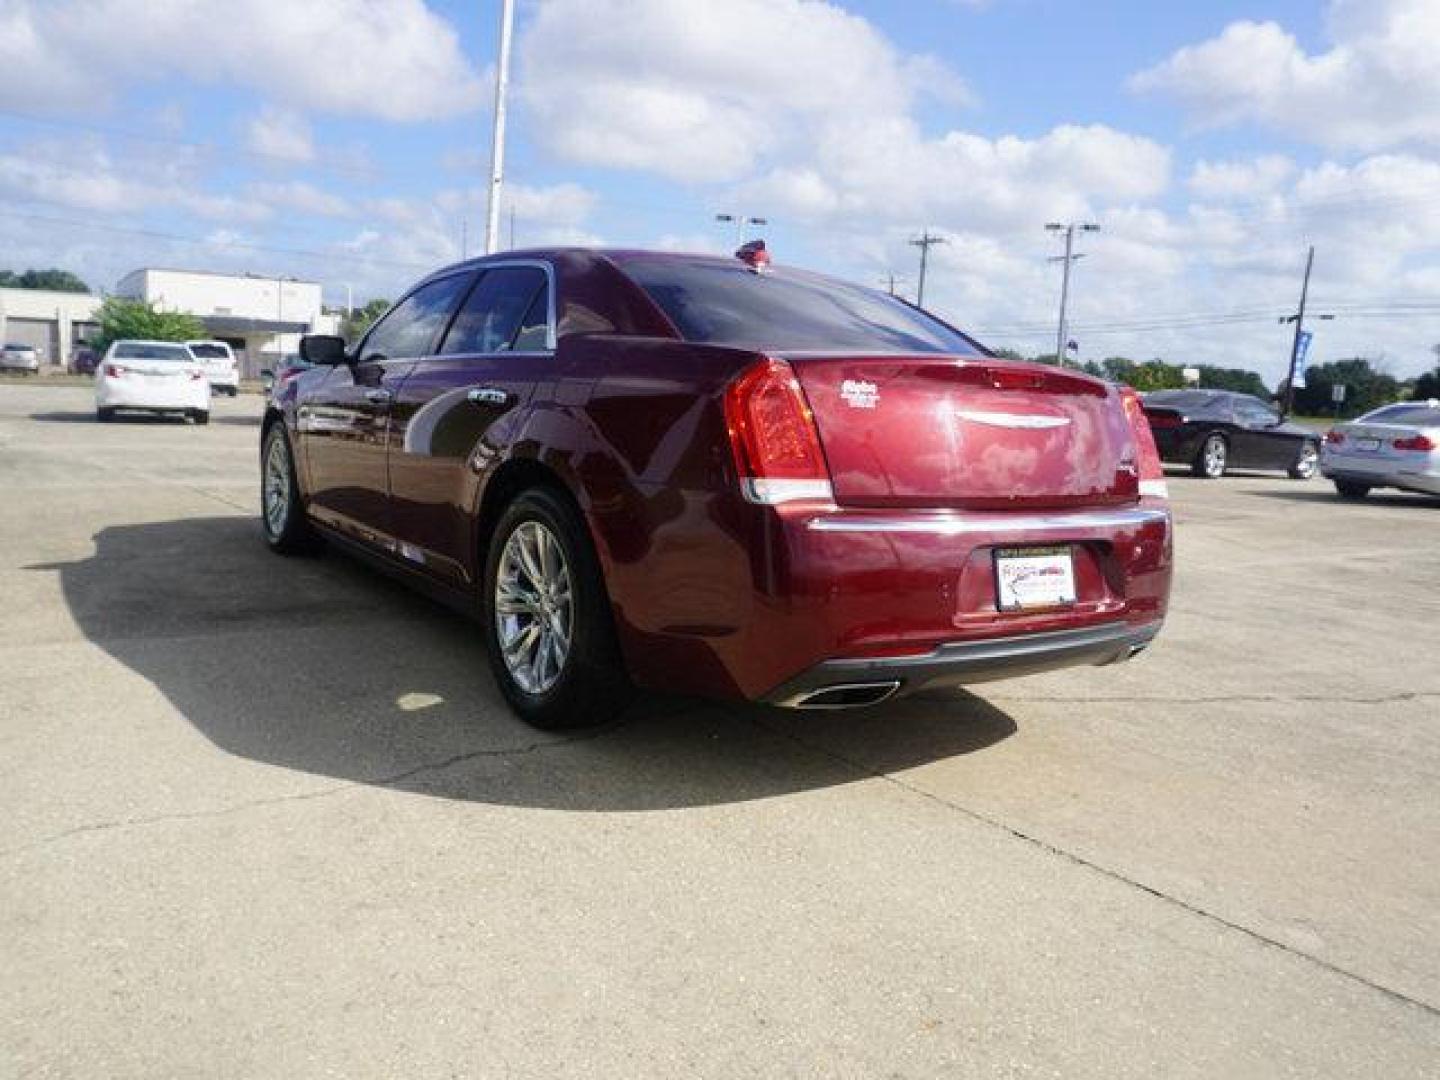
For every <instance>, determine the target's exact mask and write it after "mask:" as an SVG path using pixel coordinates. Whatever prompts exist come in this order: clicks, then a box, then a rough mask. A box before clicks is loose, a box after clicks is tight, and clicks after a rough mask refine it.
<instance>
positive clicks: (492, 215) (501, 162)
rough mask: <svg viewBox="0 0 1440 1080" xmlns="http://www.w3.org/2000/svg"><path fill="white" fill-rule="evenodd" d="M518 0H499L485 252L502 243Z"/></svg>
mask: <svg viewBox="0 0 1440 1080" xmlns="http://www.w3.org/2000/svg"><path fill="white" fill-rule="evenodd" d="M514 24H515V0H500V62H499V64H498V65H496V68H495V124H494V128H493V130H492V131H491V135H490V205H489V207H488V208H487V211H488V212H487V214H486V217H485V254H486V255H493V254H494V253H495V250H496V248H497V247H498V246H499V244H500V188H501V186H502V184H503V183H504V177H505V96H506V93H507V92H508V90H509V88H510V32H511V30H512V28H513V27H514Z"/></svg>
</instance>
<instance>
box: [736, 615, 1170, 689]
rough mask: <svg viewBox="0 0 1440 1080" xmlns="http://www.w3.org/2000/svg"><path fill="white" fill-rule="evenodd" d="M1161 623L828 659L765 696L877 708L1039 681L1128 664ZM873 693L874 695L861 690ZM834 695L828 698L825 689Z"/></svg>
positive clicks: (1118, 625) (1153, 637)
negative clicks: (933, 694)
mask: <svg viewBox="0 0 1440 1080" xmlns="http://www.w3.org/2000/svg"><path fill="white" fill-rule="evenodd" d="M1159 632H1160V623H1159V622H1152V623H1146V624H1143V625H1140V626H1132V625H1130V624H1129V623H1124V622H1120V623H1107V624H1105V625H1103V626H1091V627H1085V628H1083V629H1079V630H1056V631H1051V632H1050V633H1044V634H1027V635H1024V636H1022V637H1006V638H995V639H992V640H988V641H957V642H951V643H948V644H945V645H941V646H939V647H938V648H936V649H935V650H934V651H932V652H929V653H927V654H925V655H923V656H904V657H887V658H883V659H870V660H863V659H861V660H826V661H824V662H822V663H819V664H816V665H815V666H814V667H812V668H810V669H809V670H808V671H805V672H802V673H801V674H800V675H797V676H796V677H795V678H793V679H790V680H788V681H787V682H785V683H783V684H782V685H780V686H778V687H776V688H775V689H774V690H772V691H771V692H770V693H768V694H766V695H765V696H764V698H763V700H764V701H765V702H767V703H768V704H771V705H784V706H789V707H791V708H844V707H846V704H847V703H854V704H874V703H875V702H878V701H883V700H885V699H886V698H889V697H903V696H904V695H906V694H913V693H916V692H918V691H922V690H941V689H949V688H953V687H958V686H967V685H970V684H972V683H981V682H988V681H990V680H992V679H1009V678H1014V677H1016V676H1019V675H1034V674H1037V673H1039V672H1042V671H1052V670H1054V669H1056V668H1064V667H1078V666H1081V665H1092V666H1098V665H1103V664H1113V663H1115V662H1116V661H1119V660H1128V659H1130V657H1132V656H1134V655H1135V654H1136V653H1137V652H1139V651H1140V650H1141V649H1143V648H1145V646H1147V645H1149V644H1150V642H1151V641H1153V640H1154V639H1155V635H1156V634H1158V633H1159ZM871 687H873V688H875V696H873V697H870V696H869V695H867V694H866V693H864V692H863V688H871ZM827 690H829V691H832V693H830V694H829V695H828V696H827V694H826V691H827Z"/></svg>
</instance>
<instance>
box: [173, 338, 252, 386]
mask: <svg viewBox="0 0 1440 1080" xmlns="http://www.w3.org/2000/svg"><path fill="white" fill-rule="evenodd" d="M185 347H186V348H187V349H189V350H190V355H191V356H193V357H195V359H196V360H197V361H199V363H200V366H201V367H203V368H204V369H205V377H206V378H207V379H209V381H210V389H211V390H212V391H213V392H215V393H217V394H229V395H230V396H231V397H234V396H235V395H236V394H238V393H239V392H240V365H239V364H237V363H236V362H235V354H234V353H233V352H232V351H231V350H230V346H229V345H227V344H226V343H225V342H223V341H187V342H186V343H185Z"/></svg>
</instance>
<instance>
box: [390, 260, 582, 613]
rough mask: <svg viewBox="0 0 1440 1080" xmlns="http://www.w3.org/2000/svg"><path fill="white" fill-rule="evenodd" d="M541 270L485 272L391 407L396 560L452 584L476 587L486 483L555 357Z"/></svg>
mask: <svg viewBox="0 0 1440 1080" xmlns="http://www.w3.org/2000/svg"><path fill="white" fill-rule="evenodd" d="M550 307H551V301H550V284H549V275H548V273H547V272H546V269H545V267H544V265H543V264H539V263H533V262H515V263H498V264H492V265H491V266H489V267H487V268H486V269H485V270H484V272H483V273H482V276H481V278H480V280H479V281H478V282H477V283H476V285H475V287H474V288H473V289H472V290H471V292H470V295H469V296H468V297H467V298H466V299H465V302H464V304H463V305H462V306H461V308H460V311H459V313H458V314H457V315H456V316H455V320H454V323H453V324H452V325H451V327H450V329H449V332H448V333H447V334H446V335H445V339H444V341H443V342H441V343H440V345H439V347H438V348H437V349H436V352H435V354H434V355H432V356H430V357H427V358H426V359H425V360H423V361H421V362H419V363H417V364H416V365H415V366H414V368H413V370H412V371H411V372H410V374H409V375H408V376H407V378H406V379H405V382H404V383H403V385H402V386H401V387H400V393H399V396H398V397H397V398H396V400H395V402H394V407H393V412H392V419H391V422H392V424H393V431H392V435H391V442H390V447H391V449H390V484H391V490H392V492H393V507H394V515H395V516H394V527H395V538H396V541H397V545H398V550H399V553H400V555H401V556H402V557H403V558H405V559H407V560H408V561H410V562H412V563H414V564H416V565H419V566H423V567H424V568H425V569H426V570H428V571H429V572H430V573H432V574H434V575H435V576H437V577H439V578H441V579H443V580H445V581H446V582H448V583H450V584H454V585H460V586H462V587H463V586H467V585H469V584H470V583H471V582H472V578H473V573H474V571H473V568H474V567H475V566H477V565H478V563H479V561H480V546H481V543H482V541H481V540H480V538H477V537H476V536H475V534H474V531H473V528H474V526H473V522H474V509H475V505H476V497H477V493H478V489H479V485H480V480H481V478H482V476H483V475H484V471H485V467H486V464H487V463H488V461H490V460H492V459H493V456H494V455H493V454H491V453H490V451H491V450H493V449H494V448H495V447H496V445H497V443H502V442H503V441H504V439H505V434H504V432H503V424H504V422H505V418H506V417H507V416H509V415H510V414H511V413H512V412H513V411H514V410H516V409H517V408H519V407H520V406H522V405H524V404H525V403H526V402H527V401H528V400H529V398H530V393H531V391H532V389H533V387H534V385H535V381H536V379H537V378H541V377H543V374H544V372H546V371H547V370H548V369H549V366H550V360H551V359H552V358H553V350H554V329H553V327H552V325H551V322H550Z"/></svg>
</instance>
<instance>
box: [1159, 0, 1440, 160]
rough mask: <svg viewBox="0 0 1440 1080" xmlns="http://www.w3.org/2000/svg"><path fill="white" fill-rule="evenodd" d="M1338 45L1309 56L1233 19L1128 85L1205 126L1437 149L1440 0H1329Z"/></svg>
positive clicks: (1270, 26) (1325, 142)
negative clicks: (1172, 103)
mask: <svg viewBox="0 0 1440 1080" xmlns="http://www.w3.org/2000/svg"><path fill="white" fill-rule="evenodd" d="M1328 26H1329V30H1330V35H1331V37H1332V39H1333V41H1334V44H1333V46H1332V47H1331V48H1330V49H1329V50H1327V51H1325V52H1319V53H1314V54H1311V53H1307V52H1306V51H1305V50H1304V48H1302V47H1301V45H1300V43H1299V42H1298V41H1297V40H1296V38H1295V36H1294V35H1293V34H1292V33H1290V32H1289V31H1287V30H1286V29H1285V28H1284V27H1282V26H1280V25H1279V24H1278V23H1274V22H1251V21H1240V22H1234V23H1231V24H1230V25H1229V26H1227V27H1226V28H1225V30H1224V31H1223V32H1222V33H1221V34H1220V35H1219V36H1218V37H1215V38H1211V39H1210V40H1208V41H1204V42H1201V43H1200V44H1197V45H1189V46H1186V47H1185V48H1182V49H1180V50H1178V51H1177V52H1175V53H1174V54H1173V55H1171V56H1170V57H1169V58H1168V59H1167V60H1165V61H1164V62H1162V63H1160V64H1158V65H1156V66H1155V67H1152V68H1150V69H1148V70H1146V71H1142V72H1140V73H1139V74H1137V75H1135V76H1134V77H1133V78H1132V79H1131V86H1132V87H1133V88H1134V89H1136V90H1139V91H1146V92H1149V91H1154V92H1163V93H1167V94H1170V95H1173V96H1174V97H1176V98H1178V99H1179V100H1180V101H1181V102H1183V103H1184V104H1185V105H1186V106H1187V107H1188V108H1189V109H1190V112H1191V115H1192V116H1193V117H1194V119H1195V121H1196V122H1197V123H1198V124H1199V125H1200V126H1202V127H1219V126H1226V125H1232V124H1236V123H1240V122H1242V121H1252V122H1255V123H1259V124H1263V125H1266V126H1268V127H1271V128H1273V129H1275V130H1277V131H1282V132H1284V133H1286V134H1288V135H1291V136H1294V137H1298V138H1301V139H1304V140H1307V141H1309V142H1313V143H1316V144H1318V145H1321V146H1326V147H1331V148H1335V149H1353V150H1361V151H1373V150H1379V149H1385V148H1389V147H1397V146H1402V145H1406V144H1428V145H1437V144H1440V64H1437V63H1436V60H1435V57H1436V52H1437V49H1440V2H1437V0H1333V2H1332V4H1331V6H1330V11H1329V17H1328Z"/></svg>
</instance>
